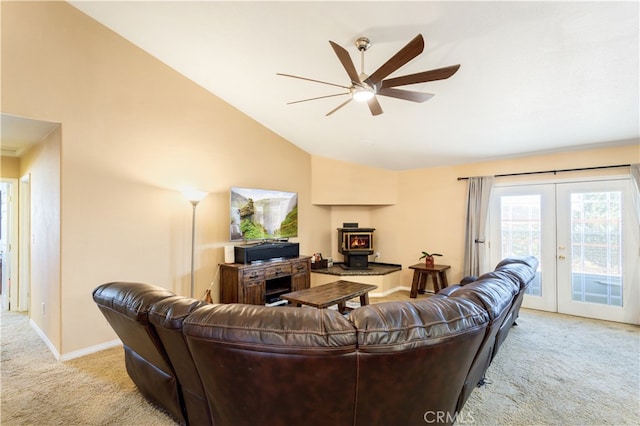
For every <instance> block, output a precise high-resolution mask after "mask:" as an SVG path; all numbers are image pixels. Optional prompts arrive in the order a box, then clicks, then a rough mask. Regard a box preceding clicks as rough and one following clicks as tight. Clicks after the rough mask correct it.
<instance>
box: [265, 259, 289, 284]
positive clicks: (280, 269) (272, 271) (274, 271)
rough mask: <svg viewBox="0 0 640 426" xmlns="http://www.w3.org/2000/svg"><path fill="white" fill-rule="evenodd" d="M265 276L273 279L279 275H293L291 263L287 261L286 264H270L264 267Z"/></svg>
mask: <svg viewBox="0 0 640 426" xmlns="http://www.w3.org/2000/svg"><path fill="white" fill-rule="evenodd" d="M264 269H265V271H264V274H265V278H266V279H267V280H271V279H274V278H278V277H285V276H287V275H291V264H290V263H287V264H285V265H274V266H268V267H266V268H264Z"/></svg>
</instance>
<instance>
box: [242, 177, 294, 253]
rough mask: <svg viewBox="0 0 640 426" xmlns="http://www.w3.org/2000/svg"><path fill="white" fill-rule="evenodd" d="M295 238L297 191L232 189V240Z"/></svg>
mask: <svg viewBox="0 0 640 426" xmlns="http://www.w3.org/2000/svg"><path fill="white" fill-rule="evenodd" d="M297 236H298V193H297V192H285V191H277V190H269V189H257V188H238V187H232V188H231V241H241V240H244V241H252V240H268V239H281V238H282V239H284V238H290V237H297Z"/></svg>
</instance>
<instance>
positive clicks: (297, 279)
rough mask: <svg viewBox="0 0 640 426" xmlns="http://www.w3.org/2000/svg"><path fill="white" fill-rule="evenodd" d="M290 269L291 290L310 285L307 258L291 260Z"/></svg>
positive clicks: (302, 288) (301, 288)
mask: <svg viewBox="0 0 640 426" xmlns="http://www.w3.org/2000/svg"><path fill="white" fill-rule="evenodd" d="M291 269H292V275H291V291H298V290H304V289H305V288H309V287H311V275H310V274H309V269H310V265H309V259H303V260H298V261H295V262H292V264H291Z"/></svg>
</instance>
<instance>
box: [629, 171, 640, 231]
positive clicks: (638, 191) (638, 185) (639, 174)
mask: <svg viewBox="0 0 640 426" xmlns="http://www.w3.org/2000/svg"><path fill="white" fill-rule="evenodd" d="M631 181H632V182H633V183H634V185H632V186H633V187H634V189H635V191H632V194H633V201H634V205H635V208H636V216H637V218H638V223H639V224H640V163H635V164H632V165H631Z"/></svg>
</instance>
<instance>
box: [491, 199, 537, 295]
mask: <svg viewBox="0 0 640 426" xmlns="http://www.w3.org/2000/svg"><path fill="white" fill-rule="evenodd" d="M540 200H541V197H540V195H537V194H536V195H505V196H502V197H500V221H501V226H500V232H501V238H500V241H501V242H502V258H505V257H508V256H536V257H537V258H538V260H539V259H540V251H541V247H542V220H541V208H540V206H541V201H540ZM526 294H530V295H532V296H542V287H541V285H540V271H539V270H538V271H537V272H536V276H535V277H534V279H533V281H531V284H530V285H529V288H528V289H527V291H526Z"/></svg>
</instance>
